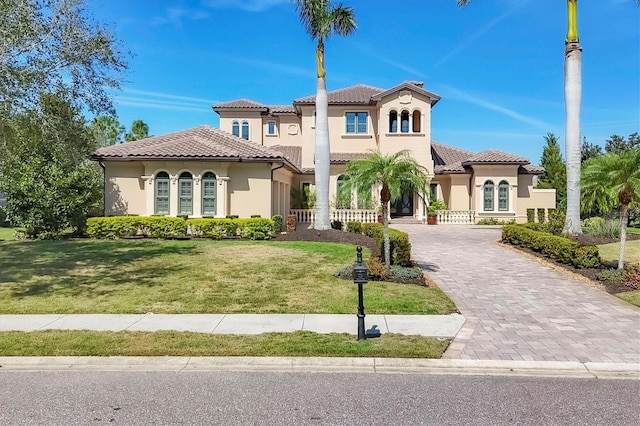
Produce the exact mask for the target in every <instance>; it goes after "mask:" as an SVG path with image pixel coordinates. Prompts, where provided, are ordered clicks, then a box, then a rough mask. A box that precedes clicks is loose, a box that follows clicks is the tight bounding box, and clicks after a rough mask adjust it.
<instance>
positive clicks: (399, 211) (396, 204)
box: [390, 189, 413, 217]
mask: <svg viewBox="0 0 640 426" xmlns="http://www.w3.org/2000/svg"><path fill="white" fill-rule="evenodd" d="M390 210H391V212H390V213H391V217H399V216H413V190H412V189H409V190H406V191H404V193H403V194H402V197H400V198H398V199H397V200H395V201H393V202H391V203H390Z"/></svg>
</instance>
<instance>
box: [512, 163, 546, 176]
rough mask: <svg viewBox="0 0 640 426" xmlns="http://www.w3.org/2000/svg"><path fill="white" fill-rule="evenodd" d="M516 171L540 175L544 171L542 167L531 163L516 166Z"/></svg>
mask: <svg viewBox="0 0 640 426" xmlns="http://www.w3.org/2000/svg"><path fill="white" fill-rule="evenodd" d="M518 173H520V174H523V175H541V174H543V173H544V167H542V166H536V165H533V164H524V165H522V166H520V167H519V168H518Z"/></svg>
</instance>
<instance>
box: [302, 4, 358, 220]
mask: <svg viewBox="0 0 640 426" xmlns="http://www.w3.org/2000/svg"><path fill="white" fill-rule="evenodd" d="M293 1H294V2H295V5H296V10H297V11H298V14H299V15H300V21H301V22H302V24H303V25H304V29H305V31H306V32H307V34H309V35H310V36H311V39H312V40H314V41H317V43H318V44H317V46H316V68H317V76H318V83H317V85H318V87H317V93H316V140H315V180H316V181H315V185H316V195H317V199H316V202H317V214H316V221H315V225H314V227H315V229H318V230H325V229H329V228H330V223H329V172H330V157H331V154H330V151H331V149H330V145H329V121H328V118H327V116H328V100H327V86H326V81H325V77H326V74H327V73H326V71H325V69H324V40H326V39H328V38H329V37H330V36H331V35H332V34H336V35H341V36H346V35H349V34H351V33H353V32H354V31H355V30H356V18H355V14H354V12H353V8H351V7H346V6H342V4H339V5H338V6H333V5H331V2H330V1H329V0H293Z"/></svg>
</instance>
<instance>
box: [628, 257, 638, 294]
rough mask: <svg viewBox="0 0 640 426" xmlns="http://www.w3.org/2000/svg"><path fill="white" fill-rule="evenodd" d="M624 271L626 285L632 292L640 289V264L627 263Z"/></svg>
mask: <svg viewBox="0 0 640 426" xmlns="http://www.w3.org/2000/svg"><path fill="white" fill-rule="evenodd" d="M624 270H625V273H626V276H625V283H624V285H625V286H626V287H628V288H630V289H632V290H638V289H640V263H627V264H626V265H625V266H624Z"/></svg>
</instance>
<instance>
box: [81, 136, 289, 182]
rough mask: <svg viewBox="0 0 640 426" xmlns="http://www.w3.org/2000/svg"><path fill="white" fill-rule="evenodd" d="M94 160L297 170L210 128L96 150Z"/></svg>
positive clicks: (252, 145)
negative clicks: (251, 164) (275, 164)
mask: <svg viewBox="0 0 640 426" xmlns="http://www.w3.org/2000/svg"><path fill="white" fill-rule="evenodd" d="M92 158H93V159H94V160H161V159H162V160H186V159H188V160H220V161H286V163H287V164H288V166H289V167H290V168H292V169H294V170H296V171H297V170H299V168H298V166H296V165H294V164H293V163H292V162H291V161H290V160H289V159H287V158H286V157H285V156H283V153H281V152H280V151H277V150H274V149H271V148H268V147H265V146H262V145H258V144H256V143H255V142H249V141H246V140H244V139H242V138H239V137H237V136H233V135H232V134H230V133H227V132H225V131H224V130H220V129H216V128H214V127H211V126H199V127H194V128H192V129H187V130H182V131H179V132H174V133H169V134H166V135H162V136H154V137H150V138H146V139H140V140H137V141H133V142H126V143H123V144H119V145H113V146H109V147H105V148H100V149H98V150H97V151H96V152H95V153H94V154H93V156H92Z"/></svg>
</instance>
